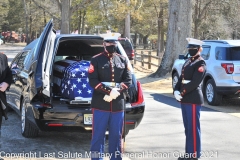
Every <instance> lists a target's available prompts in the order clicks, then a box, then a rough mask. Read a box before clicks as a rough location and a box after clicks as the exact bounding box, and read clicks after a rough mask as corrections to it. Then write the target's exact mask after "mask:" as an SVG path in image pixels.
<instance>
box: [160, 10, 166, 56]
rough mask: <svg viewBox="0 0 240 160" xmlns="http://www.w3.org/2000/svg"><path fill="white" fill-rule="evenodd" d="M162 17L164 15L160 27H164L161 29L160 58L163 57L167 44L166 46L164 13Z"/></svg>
mask: <svg viewBox="0 0 240 160" xmlns="http://www.w3.org/2000/svg"><path fill="white" fill-rule="evenodd" d="M162 12H163V8H162ZM161 15H162V18H161V21H160V25H161V26H162V27H161V42H160V56H162V53H163V51H164V47H165V44H164V20H163V13H162V14H161Z"/></svg>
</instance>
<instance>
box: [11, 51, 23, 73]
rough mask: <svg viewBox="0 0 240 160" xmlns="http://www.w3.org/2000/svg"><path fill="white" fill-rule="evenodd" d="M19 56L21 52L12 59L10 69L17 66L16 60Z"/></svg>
mask: <svg viewBox="0 0 240 160" xmlns="http://www.w3.org/2000/svg"><path fill="white" fill-rule="evenodd" d="M20 56H21V53H19V54H18V55H17V56H16V57H15V58H14V59H13V60H12V64H11V66H10V68H11V69H17V68H18V65H17V63H18V60H19V57H20Z"/></svg>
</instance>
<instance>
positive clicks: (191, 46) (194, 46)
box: [187, 44, 200, 48]
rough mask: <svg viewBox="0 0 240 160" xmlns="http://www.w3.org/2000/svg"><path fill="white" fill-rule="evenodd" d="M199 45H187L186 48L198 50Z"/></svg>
mask: <svg viewBox="0 0 240 160" xmlns="http://www.w3.org/2000/svg"><path fill="white" fill-rule="evenodd" d="M199 47H200V45H196V44H188V46H187V48H199Z"/></svg>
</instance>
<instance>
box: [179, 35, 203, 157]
mask: <svg viewBox="0 0 240 160" xmlns="http://www.w3.org/2000/svg"><path fill="white" fill-rule="evenodd" d="M187 41H188V46H187V48H188V53H189V54H190V56H191V57H190V58H189V59H188V60H186V62H185V63H184V65H183V67H182V71H181V75H180V77H179V79H178V82H177V84H176V86H175V88H174V96H175V98H176V99H177V101H179V102H181V110H182V118H183V124H184V128H185V135H186V145H185V152H186V153H185V156H184V157H179V158H178V160H197V159H198V158H199V157H200V156H201V155H200V152H201V130H200V110H201V106H202V105H203V103H204V101H203V94H202V90H201V87H200V84H201V82H202V80H203V77H204V75H205V72H206V64H205V61H204V59H203V58H202V57H201V56H200V53H201V51H202V47H201V46H202V44H203V43H204V42H202V41H200V40H197V39H193V38H187Z"/></svg>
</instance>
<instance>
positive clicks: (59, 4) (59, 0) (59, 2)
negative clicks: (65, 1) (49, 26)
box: [55, 0, 62, 11]
mask: <svg viewBox="0 0 240 160" xmlns="http://www.w3.org/2000/svg"><path fill="white" fill-rule="evenodd" d="M55 1H56V2H57V4H58V8H59V9H60V10H61V11H62V2H61V0H55Z"/></svg>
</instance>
